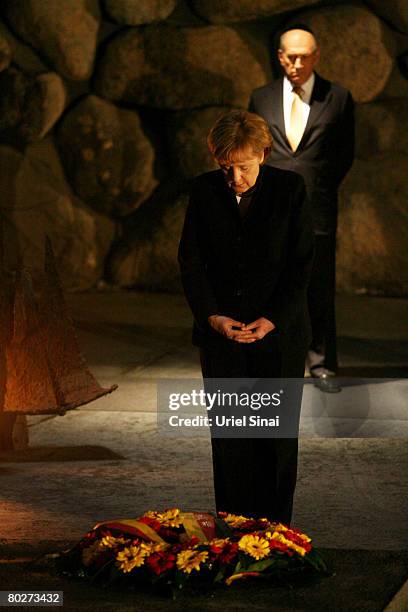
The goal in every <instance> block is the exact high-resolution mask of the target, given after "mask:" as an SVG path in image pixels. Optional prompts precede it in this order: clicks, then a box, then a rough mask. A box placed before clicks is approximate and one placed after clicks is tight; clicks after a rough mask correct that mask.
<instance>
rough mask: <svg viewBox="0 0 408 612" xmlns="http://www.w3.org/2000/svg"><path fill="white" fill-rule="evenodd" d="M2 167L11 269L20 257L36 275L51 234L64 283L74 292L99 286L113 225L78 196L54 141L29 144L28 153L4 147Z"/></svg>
mask: <svg viewBox="0 0 408 612" xmlns="http://www.w3.org/2000/svg"><path fill="white" fill-rule="evenodd" d="M0 166H1V168H2V169H3V172H1V174H0V190H1V192H2V194H3V198H2V203H1V204H0V213H1V215H2V218H3V219H5V223H6V228H7V229H6V232H5V237H6V239H7V244H8V245H9V248H6V250H5V259H6V263H7V267H9V268H11V269H12V268H13V267H15V265H16V261H17V256H18V255H19V256H20V257H21V259H22V262H23V265H25V266H26V267H27V268H28V269H30V270H31V271H32V272H33V274H34V275H35V274H36V273H38V272H39V271H41V268H42V266H43V260H44V240H45V236H46V235H47V236H49V237H50V239H51V243H52V246H53V250H54V254H55V256H56V261H57V265H58V269H59V272H60V274H61V279H62V282H63V284H64V286H65V287H66V288H67V289H71V290H83V289H88V288H90V287H92V286H94V285H95V284H96V283H97V282H98V280H99V279H100V278H101V277H102V275H103V270H104V261H105V257H106V255H107V252H108V250H109V248H110V245H111V243H112V240H113V236H114V224H113V223H112V222H111V221H109V220H108V219H106V218H105V217H103V216H101V215H98V214H96V213H94V212H93V211H92V210H90V209H89V208H87V207H86V206H84V204H83V203H82V202H81V201H80V200H79V199H78V198H76V197H75V196H74V195H73V193H72V192H71V190H70V189H69V186H68V185H67V183H66V180H65V178H64V173H63V170H62V167H61V164H60V161H59V158H58V154H57V152H56V150H55V148H54V146H53V143H52V140H49V139H45V140H43V141H41V142H39V143H36V144H33V145H30V146H29V147H28V148H27V150H26V154H25V155H23V154H22V153H20V152H18V151H16V150H15V149H12V148H10V147H5V146H2V147H0ZM16 240H17V244H18V245H19V249H18V250H19V253H17V252H16V249H15V245H16Z"/></svg>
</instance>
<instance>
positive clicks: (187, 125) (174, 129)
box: [168, 107, 229, 179]
mask: <svg viewBox="0 0 408 612" xmlns="http://www.w3.org/2000/svg"><path fill="white" fill-rule="evenodd" d="M228 110H229V109H228V108H227V107H222V108H220V107H210V108H204V109H200V110H193V111H187V112H185V111H179V112H176V113H172V114H171V115H170V116H169V119H168V146H169V151H170V158H171V162H172V166H173V168H174V170H175V172H176V173H177V174H178V175H180V176H182V177H183V178H187V179H189V178H192V177H194V176H196V175H197V174H201V173H202V172H207V171H209V170H214V168H216V167H218V166H217V165H216V164H215V162H214V159H213V157H212V155H211V154H210V152H209V150H208V147H207V134H208V132H209V131H210V129H211V127H212V126H213V125H214V123H215V121H216V120H217V119H218V117H220V116H221V115H222V114H224V113H225V112H227V111H228Z"/></svg>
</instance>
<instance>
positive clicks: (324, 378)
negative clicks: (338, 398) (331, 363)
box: [311, 370, 341, 393]
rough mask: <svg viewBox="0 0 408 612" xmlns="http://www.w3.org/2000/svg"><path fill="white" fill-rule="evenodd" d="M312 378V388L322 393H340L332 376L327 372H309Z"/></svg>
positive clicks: (338, 386)
mask: <svg viewBox="0 0 408 612" xmlns="http://www.w3.org/2000/svg"><path fill="white" fill-rule="evenodd" d="M311 375H312V378H313V379H314V381H313V382H314V386H315V387H317V388H318V389H320V391H323V392H324V393H340V391H341V387H340V385H339V383H338V381H337V379H336V378H335V376H334V374H329V373H328V372H324V371H323V372H321V371H320V372H319V373H317V372H313V370H312V371H311Z"/></svg>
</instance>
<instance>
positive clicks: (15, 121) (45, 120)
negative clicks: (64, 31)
mask: <svg viewBox="0 0 408 612" xmlns="http://www.w3.org/2000/svg"><path fill="white" fill-rule="evenodd" d="M65 103H66V91H65V86H64V83H63V81H62V79H61V77H60V76H59V75H58V74H56V73H55V72H47V73H44V74H39V75H37V76H31V75H27V74H25V73H23V72H21V71H19V70H17V69H15V68H10V69H9V70H6V71H4V72H2V74H0V131H3V130H10V129H14V130H15V131H16V134H18V135H19V136H20V137H21V139H22V140H23V141H27V142H30V141H34V140H38V139H41V138H43V137H44V136H45V134H47V132H49V130H50V129H51V128H52V127H53V126H54V124H55V123H56V121H57V120H58V119H59V118H60V116H61V114H62V112H63V110H64V108H65Z"/></svg>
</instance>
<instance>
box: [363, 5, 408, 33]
mask: <svg viewBox="0 0 408 612" xmlns="http://www.w3.org/2000/svg"><path fill="white" fill-rule="evenodd" d="M367 4H368V5H369V6H370V7H371V8H372V9H373V11H375V12H376V13H377V15H379V16H380V17H383V19H385V20H387V21H389V22H390V23H391V24H392V25H393V27H394V28H396V29H397V30H400V31H401V32H408V2H407V0H391V2H390V1H389V0H388V2H384V0H367Z"/></svg>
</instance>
